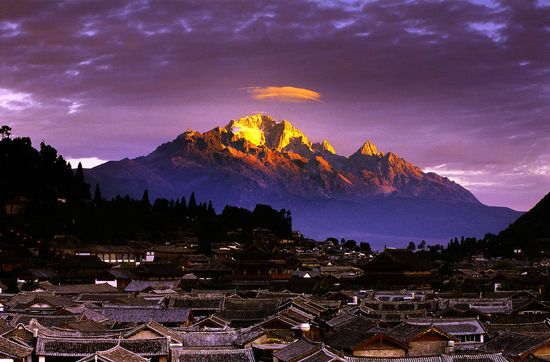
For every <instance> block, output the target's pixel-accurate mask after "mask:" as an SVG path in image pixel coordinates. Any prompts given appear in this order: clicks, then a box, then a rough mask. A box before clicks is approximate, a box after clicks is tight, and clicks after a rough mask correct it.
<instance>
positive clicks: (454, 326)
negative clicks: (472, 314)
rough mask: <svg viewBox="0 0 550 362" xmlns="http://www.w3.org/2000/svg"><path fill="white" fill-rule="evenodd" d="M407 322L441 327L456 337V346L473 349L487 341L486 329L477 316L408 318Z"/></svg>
mask: <svg viewBox="0 0 550 362" xmlns="http://www.w3.org/2000/svg"><path fill="white" fill-rule="evenodd" d="M407 323H408V324H413V325H418V326H435V327H437V328H439V329H441V330H442V331H444V332H446V333H447V334H449V335H452V336H454V337H456V338H457V339H458V342H457V343H456V348H461V349H462V348H467V349H474V348H477V347H479V346H480V345H481V344H483V343H484V342H485V341H487V330H486V329H485V327H484V326H483V324H482V323H481V322H480V320H479V319H477V318H410V319H407Z"/></svg>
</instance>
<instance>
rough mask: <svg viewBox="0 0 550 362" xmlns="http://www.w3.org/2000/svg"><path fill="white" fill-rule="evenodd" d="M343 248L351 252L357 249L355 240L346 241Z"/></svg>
mask: <svg viewBox="0 0 550 362" xmlns="http://www.w3.org/2000/svg"><path fill="white" fill-rule="evenodd" d="M344 247H345V248H348V249H349V250H353V249H355V248H356V247H357V242H356V241H355V240H346V242H345V243H344Z"/></svg>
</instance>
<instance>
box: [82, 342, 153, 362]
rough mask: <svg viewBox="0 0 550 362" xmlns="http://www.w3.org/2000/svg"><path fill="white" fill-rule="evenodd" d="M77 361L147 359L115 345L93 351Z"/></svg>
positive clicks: (131, 361) (139, 361)
mask: <svg viewBox="0 0 550 362" xmlns="http://www.w3.org/2000/svg"><path fill="white" fill-rule="evenodd" d="M77 362H149V359H148V358H145V357H141V356H140V355H139V354H137V353H134V352H131V351H128V350H127V349H126V348H123V347H121V346H120V345H117V346H114V347H113V348H110V349H108V350H106V351H98V352H95V353H94V354H92V355H89V356H87V357H84V358H81V359H79V360H78V361H77Z"/></svg>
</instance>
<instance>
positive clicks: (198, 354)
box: [172, 348, 255, 362]
mask: <svg viewBox="0 0 550 362" xmlns="http://www.w3.org/2000/svg"><path fill="white" fill-rule="evenodd" d="M172 360H173V361H175V362H228V361H231V362H254V361H255V359H254V354H253V353H252V350H251V349H248V348H247V349H181V348H177V349H175V348H174V349H172Z"/></svg>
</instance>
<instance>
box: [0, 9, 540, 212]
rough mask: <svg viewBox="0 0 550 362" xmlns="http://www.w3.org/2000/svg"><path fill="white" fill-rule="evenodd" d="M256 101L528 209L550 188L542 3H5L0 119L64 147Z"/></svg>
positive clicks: (324, 133)
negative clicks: (369, 142) (282, 92)
mask: <svg viewBox="0 0 550 362" xmlns="http://www.w3.org/2000/svg"><path fill="white" fill-rule="evenodd" d="M283 86H286V87H294V89H291V88H285V94H283V95H281V94H279V93H278V92H281V89H280V88H265V87H283ZM300 88H303V90H300ZM289 89H291V90H290V94H289V93H288V90H289ZM293 92H295V93H296V94H293ZM256 112H267V113H269V114H271V115H273V116H274V117H275V118H276V119H282V118H285V119H288V120H290V121H291V122H292V123H293V124H294V125H295V126H297V127H298V128H300V129H302V131H304V133H305V134H306V135H308V137H309V138H310V139H312V140H313V141H317V140H321V139H323V138H327V139H328V140H330V142H331V143H332V144H333V145H334V147H335V148H336V151H337V152H338V153H339V154H343V155H349V154H351V153H353V152H354V151H355V150H356V149H357V148H359V147H360V146H361V144H362V143H363V142H364V141H365V140H367V139H369V140H372V141H373V142H374V143H376V145H377V146H378V148H379V149H380V150H381V151H384V152H386V151H390V150H391V151H393V152H395V153H397V154H399V155H400V156H402V157H404V158H405V159H407V160H409V161H411V162H413V163H415V164H417V165H418V166H420V167H423V168H424V169H426V170H433V171H436V172H437V173H439V174H441V175H443V176H448V177H450V178H452V179H454V180H456V181H458V182H460V183H461V184H462V185H463V186H465V187H467V188H468V189H470V190H471V191H472V192H473V193H474V194H475V195H476V196H477V197H478V198H479V199H480V200H481V201H482V202H484V203H487V204H489V205H504V206H509V207H512V208H515V209H518V210H526V209H529V208H530V207H532V206H533V205H534V204H535V203H536V202H537V201H538V200H539V199H540V198H541V197H542V196H543V195H544V194H546V193H547V192H549V191H550V1H548V0H545V1H529V0H510V1H504V2H498V1H490V0H475V1H474V0H471V1H470V2H468V1H466V0H459V1H441V2H440V1H417V2H415V1H397V0H396V1H393V0H384V1H342V2H340V1H319V2H310V1H302V2H299V1H272V2H263V1H256V0H254V1H252V0H251V1H202V0H201V1H151V2H147V1H131V2H127V3H125V2H123V1H110V0H109V1H83V0H79V1H66V2H61V1H58V2H55V1H31V2H29V1H22V0H15V1H9V0H3V1H1V2H0V123H1V124H9V125H11V126H12V127H13V128H14V134H15V135H28V136H31V137H32V138H33V140H34V141H35V143H36V144H37V143H39V142H40V141H41V140H45V141H46V142H48V143H51V144H52V145H53V146H54V147H56V148H57V149H58V150H59V151H60V152H61V153H62V154H64V155H66V157H67V158H73V159H76V158H93V157H95V158H98V159H101V160H111V159H121V158H123V157H136V156H139V155H143V154H147V153H149V152H150V151H152V149H154V148H155V147H156V146H157V145H159V144H160V143H162V142H166V141H168V140H171V139H173V138H175V136H177V135H178V134H179V133H181V132H183V131H185V130H186V129H188V128H193V129H196V130H199V131H206V130H208V129H210V128H213V127H214V126H217V125H225V124H226V123H227V122H228V121H229V120H230V119H232V118H238V117H241V116H244V115H247V114H250V113H256Z"/></svg>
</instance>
